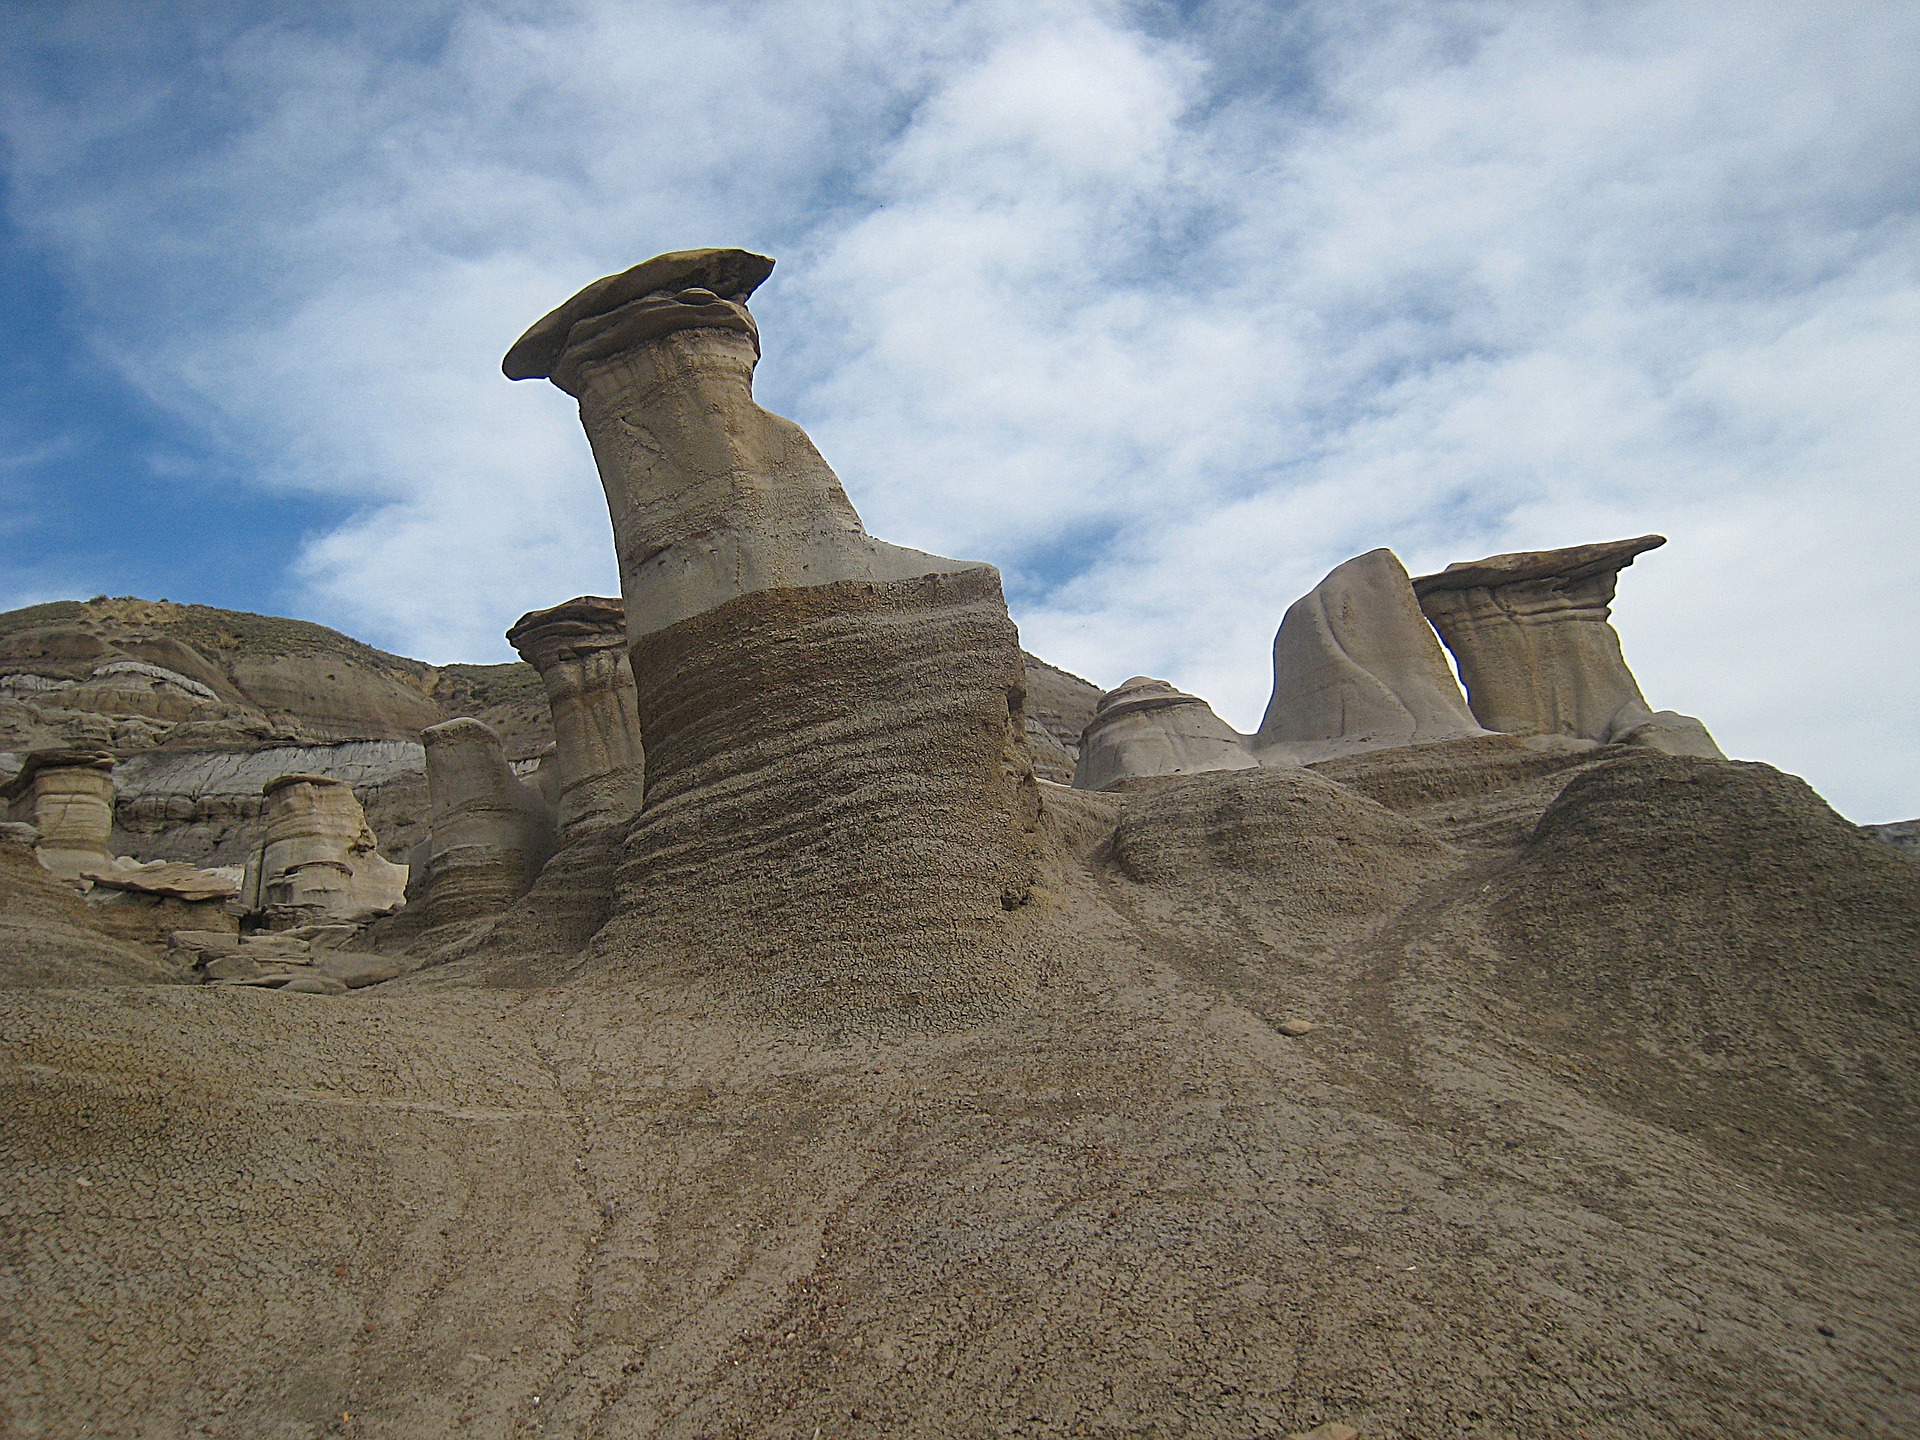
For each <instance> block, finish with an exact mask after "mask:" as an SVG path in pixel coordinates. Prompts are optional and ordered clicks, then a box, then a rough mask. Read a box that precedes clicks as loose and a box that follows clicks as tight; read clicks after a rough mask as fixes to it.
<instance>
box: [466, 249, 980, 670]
mask: <svg viewBox="0 0 1920 1440" xmlns="http://www.w3.org/2000/svg"><path fill="white" fill-rule="evenodd" d="M772 270H773V261H771V260H769V259H767V258H766V257H765V256H763V255H753V254H749V253H748V252H747V251H744V250H682V251H678V252H676V253H674V254H670V255H660V256H657V257H655V258H654V259H652V260H648V261H646V262H645V263H644V264H640V265H636V266H634V267H633V268H632V269H631V270H627V271H623V272H622V273H621V274H619V275H611V276H608V277H607V278H606V279H604V280H598V281H595V282H594V283H593V284H592V285H589V286H588V287H587V288H586V289H584V290H582V291H581V292H580V293H579V294H578V295H576V296H574V297H573V298H572V299H571V300H569V301H567V303H566V304H564V305H562V306H561V307H560V308H559V309H558V310H555V311H554V312H553V313H552V314H550V315H548V316H546V317H545V318H544V319H543V320H541V321H540V322H539V323H538V324H537V325H535V326H534V327H533V328H532V329H531V330H529V331H527V333H526V334H525V335H523V336H522V337H521V338H520V340H519V342H518V343H517V344H515V346H514V347H513V349H512V350H510V351H509V352H508V353H507V358H506V360H505V361H504V362H503V363H502V366H501V368H502V369H503V370H504V371H505V372H506V374H507V376H508V378H510V379H514V380H524V379H534V378H539V377H545V378H547V379H550V380H552V381H553V383H554V384H555V385H558V386H559V387H560V388H561V389H562V390H564V391H566V392H567V393H568V394H569V395H571V396H573V397H574V398H575V399H576V400H578V401H579V402H580V423H581V424H582V425H583V426H584V427H585V428H586V432H587V439H588V441H589V442H590V443H591V444H592V446H593V458H594V462H595V464H596V465H597V466H598V467H599V470H600V483H601V485H602V487H603V488H604V489H605V490H606V495H607V509H608V511H609V512H610V513H611V515H612V518H613V533H614V544H615V546H616V548H617V551H618V555H619V560H620V588H621V593H622V595H623V597H624V599H625V602H626V610H627V635H628V638H629V639H630V640H631V641H633V642H635V643H637V642H638V641H639V640H641V639H642V637H644V636H646V635H650V634H652V633H653V632H654V631H656V630H663V629H665V628H666V627H668V626H670V625H674V624H677V623H678V622H680V621H682V620H687V619H691V618H692V617H693V616H696V615H703V614H705V613H706V612H708V611H710V610H712V609H714V608H715V607H716V606H719V605H723V604H725V603H726V602H727V601H729V600H732V599H736V598H737V597H739V596H741V595H748V594H753V593H755V592H758V591H763V590H781V589H789V588H793V587H798V586H806V585H830V584H833V583H835V582H838V581H845V580H869V581H891V580H909V579H913V578H916V577H918V576H922V575H929V574H936V573H951V572H955V571H960V570H967V569H972V568H974V567H973V566H970V565H968V564H966V563H964V562H962V561H956V560H947V559H943V558H941V557H940V556H937V555H927V554H924V553H922V552H921V551H918V550H909V549H906V548H905V547H903V546H899V545H889V544H887V543H886V542H885V541H882V540H876V539H874V538H873V537H872V536H870V535H868V534H867V532H866V530H865V528H864V527H863V526H862V525H861V524H860V517H859V515H857V514H856V513H855V512H854V508H853V504H852V502H851V501H849V500H848V499H847V494H846V491H845V490H844V489H842V488H841V485H840V480H839V477H838V476H836V475H835V474H834V473H833V471H832V470H831V469H830V468H829V467H828V465H827V462H826V461H825V460H823V459H822V458H821V456H820V452H819V451H818V450H816V449H815V448H814V445H813V441H812V440H810V439H808V438H807V433H806V431H804V430H802V429H801V428H800V427H799V426H798V425H796V424H794V423H793V422H792V421H791V420H785V419H782V418H781V417H780V416H778V415H774V414H770V413H769V412H767V411H765V410H762V409H761V408H760V407H759V405H757V404H755V403H754V399H753V370H754V366H755V365H756V364H758V363H759V360H760V332H759V329H758V327H757V326H756V325H755V324H754V322H753V316H752V315H751V314H750V313H748V310H747V297H748V296H749V295H751V294H752V293H753V292H754V290H756V289H757V288H758V287H759V285H760V282H761V281H763V280H765V279H766V278H767V276H768V275H769V274H770V273H771V272H772Z"/></svg>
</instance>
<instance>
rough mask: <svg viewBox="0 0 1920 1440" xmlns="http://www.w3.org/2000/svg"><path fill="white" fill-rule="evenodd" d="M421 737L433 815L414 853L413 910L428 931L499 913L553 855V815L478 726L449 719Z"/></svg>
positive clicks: (529, 884) (495, 740)
mask: <svg viewBox="0 0 1920 1440" xmlns="http://www.w3.org/2000/svg"><path fill="white" fill-rule="evenodd" d="M420 738H421V739H422V740H423V741H424V742H425V744H426V751H427V789H428V791H429V792H430V794H431V796H432V800H433V813H432V817H431V819H430V821H429V828H428V835H427V838H426V839H425V840H424V841H422V842H421V843H420V844H419V845H418V846H416V847H415V849H414V851H413V854H414V857H415V858H414V865H413V874H412V877H411V878H412V884H411V885H410V886H409V888H408V892H407V903H408V906H409V908H414V907H418V909H419V911H420V912H421V913H420V917H419V918H420V920H421V921H422V923H425V924H427V925H444V924H447V923H449V922H452V921H456V920H472V919H478V918H481V917H484V916H487V915H493V914H498V913H499V912H500V911H502V910H505V909H506V908H507V907H508V906H509V905H511V904H512V903H513V902H514V901H516V900H518V899H519V898H520V897H521V896H522V895H524V894H526V893H527V891H528V890H529V889H531V888H532V886H533V882H534V880H535V878H536V877H537V876H538V875H539V874H540V867H541V866H543V865H545V864H546V863H547V861H548V860H549V859H550V858H551V857H552V855H553V851H554V839H553V812H552V810H551V809H550V808H549V807H548V806H547V804H546V801H545V800H544V799H543V798H542V797H541V795H540V794H539V792H538V791H536V790H534V789H533V788H532V787H531V786H529V785H527V784H526V783H525V782H524V781H522V780H521V779H520V777H519V776H517V775H515V774H514V773H513V769H512V767H511V766H509V765H508V764H507V759H506V756H505V754H504V753H503V752H502V750H501V747H500V737H499V736H498V735H496V734H495V733H494V732H493V731H492V730H491V729H490V728H489V727H488V726H486V725H485V724H483V723H482V722H481V721H478V720H473V719H460V720H448V721H445V722H444V723H442V724H439V725H433V726H429V727H428V728H427V729H426V730H425V731H423V732H421V737H420Z"/></svg>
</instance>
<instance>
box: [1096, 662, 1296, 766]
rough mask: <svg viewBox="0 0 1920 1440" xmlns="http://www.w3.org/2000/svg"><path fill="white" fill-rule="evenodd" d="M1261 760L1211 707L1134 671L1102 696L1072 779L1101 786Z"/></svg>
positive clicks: (1253, 764) (1241, 764) (1161, 681)
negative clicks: (1256, 758)
mask: <svg viewBox="0 0 1920 1440" xmlns="http://www.w3.org/2000/svg"><path fill="white" fill-rule="evenodd" d="M1259 763H1260V762H1259V761H1258V760H1255V759H1254V758H1253V756H1252V755H1251V754H1250V753H1249V752H1248V750H1247V747H1246V741H1245V739H1244V737H1242V736H1241V735H1240V734H1239V733H1238V732H1236V731H1235V730H1234V729H1233V728H1232V727H1231V726H1229V725H1228V724H1227V722H1226V721H1224V720H1222V719H1221V718H1220V717H1219V716H1218V715H1216V714H1214V713H1213V707H1212V706H1210V705H1209V704H1207V702H1206V701H1204V700H1202V699H1199V698H1198V697H1197V696H1193V695H1188V694H1185V693H1184V692H1182V691H1180V690H1176V689H1175V688H1174V687H1173V686H1171V685H1169V684H1168V683H1167V682H1166V681H1164V680H1154V679H1151V678H1149V677H1147V676H1145V675H1136V676H1134V677H1133V678H1132V679H1131V680H1128V681H1127V682H1126V683H1124V684H1122V685H1120V686H1118V687H1117V688H1115V689H1113V690H1109V691H1108V692H1107V693H1106V694H1105V695H1103V696H1101V697H1100V703H1099V705H1098V706H1097V707H1096V709H1095V711H1094V715H1093V718H1092V720H1090V721H1089V722H1088V723H1087V728H1086V730H1085V731H1084V732H1083V733H1082V735H1081V737H1080V762H1079V764H1078V765H1077V766H1076V767H1075V769H1074V774H1073V783H1074V787H1075V788H1076V789H1080V790H1104V789H1106V788H1108V787H1109V786H1112V785H1117V784H1119V783H1120V782H1121V781H1123V780H1133V779H1144V778H1146V777H1148V776H1154V775H1198V774H1200V773H1201V772H1203V771H1208V770H1248V769H1252V768H1254V767H1255V766H1257V765H1258V764H1259Z"/></svg>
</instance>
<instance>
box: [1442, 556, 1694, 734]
mask: <svg viewBox="0 0 1920 1440" xmlns="http://www.w3.org/2000/svg"><path fill="white" fill-rule="evenodd" d="M1666 543H1667V541H1666V537H1665V536H1664V535H1642V536H1640V537H1638V538H1637V539H1633V540H1609V541H1603V542H1601V543H1598V544H1593V545H1575V546H1572V547H1570V548H1568V549H1564V550H1533V551H1521V552H1516V553H1514V554H1509V555H1492V556H1489V557H1488V558H1486V559H1485V560H1470V561H1461V562H1458V563H1455V564H1452V565H1449V566H1448V567H1447V568H1446V569H1445V570H1442V571H1441V572H1440V573H1439V574H1437V575H1423V576H1421V577H1420V578H1419V579H1418V580H1415V581H1414V582H1413V589H1414V593H1415V594H1416V595H1418V596H1419V598H1420V608H1421V609H1422V610H1423V611H1425V613H1426V616H1427V618H1428V619H1429V620H1431V621H1432V622H1433V626H1434V628H1435V629H1436V630H1438V631H1439V632H1440V635H1441V638H1442V639H1444V640H1445V641H1446V642H1447V648H1448V649H1449V650H1451V651H1452V652H1453V655H1454V659H1455V660H1456V661H1458V662H1459V666H1460V678H1461V680H1462V681H1463V682H1465V684H1466V687H1467V702H1468V704H1469V705H1471V706H1472V708H1473V713H1474V716H1475V718H1476V719H1478V720H1479V721H1480V723H1481V724H1482V725H1485V726H1486V727H1487V728H1488V729H1489V730H1498V731H1500V732H1502V733H1503V734H1507V735H1522V736H1526V735H1550V736H1552V735H1557V736H1565V737H1569V738H1572V739H1576V740H1590V741H1593V742H1595V743H1596V744H1605V743H1607V742H1610V741H1614V742H1624V743H1628V744H1637V745H1645V746H1647V747H1649V748H1651V749H1654V750H1662V751H1665V752H1666V753H1668V754H1672V755H1698V756H1705V757H1708V758H1714V757H1718V756H1719V754H1720V747H1719V746H1718V745H1716V744H1714V742H1713V739H1712V737H1711V736H1709V735H1708V734H1707V731H1706V727H1705V726H1704V725H1702V724H1701V723H1700V722H1699V721H1698V720H1695V719H1693V718H1691V717H1690V716H1686V715H1680V714H1677V713H1676V712H1674V711H1671V710H1663V711H1659V712H1657V713H1656V712H1655V711H1654V710H1653V709H1652V708H1651V707H1650V706H1648V704H1647V701H1646V697H1645V696H1643V695H1642V694H1641V693H1640V686H1639V683H1638V682H1637V681H1635V679H1634V678H1633V672H1632V671H1631V670H1629V669H1628V668H1627V662H1626V659H1625V658H1624V657H1623V656H1622V654H1621V653H1620V636H1619V634H1618V633H1617V632H1616V631H1615V630H1614V628H1613V626H1612V624H1611V623H1610V621H1609V617H1610V615H1611V613H1612V611H1611V609H1610V607H1611V605H1612V603H1613V596H1614V592H1615V590H1616V588H1617V587H1618V585H1619V580H1620V572H1621V570H1623V569H1624V568H1626V567H1627V566H1628V565H1631V564H1632V563H1633V562H1634V558H1635V557H1636V556H1638V555H1642V554H1645V553H1646V552H1647V551H1649V550H1652V549H1655V548H1657V547H1658V546H1661V545H1664V544H1666Z"/></svg>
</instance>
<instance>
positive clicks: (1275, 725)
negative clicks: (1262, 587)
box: [1253, 549, 1483, 764]
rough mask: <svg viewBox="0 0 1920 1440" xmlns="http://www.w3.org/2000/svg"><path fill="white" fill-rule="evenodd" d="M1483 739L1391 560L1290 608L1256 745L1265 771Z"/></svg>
mask: <svg viewBox="0 0 1920 1440" xmlns="http://www.w3.org/2000/svg"><path fill="white" fill-rule="evenodd" d="M1481 733H1483V730H1482V727H1481V726H1480V725H1479V724H1476V723H1475V721H1474V717H1473V713H1472V711H1470V710H1469V709H1468V708H1467V705H1466V701H1465V700H1464V699H1463V698H1462V697H1461V694H1460V686H1459V685H1458V683H1457V682H1455V680H1454V678H1453V673H1452V672H1451V671H1450V670H1449V669H1448V668H1447V661H1446V656H1445V655H1443V654H1442V653H1441V650H1440V643H1439V641H1438V640H1436V639H1435V638H1434V633H1433V628H1432V627H1431V626H1430V625H1428V624H1427V622H1426V619H1425V617H1423V616H1422V615H1421V613H1420V603H1419V601H1418V600H1416V599H1415V598H1414V592H1413V587H1412V585H1411V584H1410V583H1409V582H1408V579H1407V572H1406V570H1405V568H1404V567H1403V566H1402V565H1401V564H1400V561H1399V558H1398V557H1397V556H1395V555H1394V553H1393V552H1392V551H1391V550H1386V549H1381V550H1370V551H1368V552H1367V553H1366V554H1365V555H1361V556H1358V557H1356V558H1355V559H1352V560H1349V561H1347V562H1346V563H1345V564H1344V565H1339V566H1336V567H1335V568H1334V570H1333V571H1332V573H1331V574H1329V575H1328V576H1327V578H1326V579H1324V580H1322V581H1321V582H1320V583H1319V585H1317V586H1315V587H1314V589H1313V590H1312V591H1311V592H1310V593H1309V594H1307V595H1306V596H1304V597H1303V598H1301V599H1299V600H1296V601H1295V602H1294V603H1293V604H1292V605H1291V606H1290V607H1289V608H1288V610H1287V613H1286V617H1285V618H1284V619H1283V620H1282V621H1281V622H1280V632H1279V634H1277V635H1275V636H1274V640H1273V698H1272V700H1271V701H1270V702H1269V703H1268V705H1267V713H1266V715H1265V717H1264V718H1263V719H1262V720H1261V721H1260V729H1259V731H1258V732H1257V733H1256V734H1255V736H1254V738H1253V744H1254V747H1255V750H1256V753H1258V754H1259V755H1260V758H1261V760H1262V762H1263V763H1269V764H1271V763H1275V762H1279V763H1287V762H1290V761H1300V762H1308V763H1310V762H1312V761H1315V760H1323V759H1329V758H1331V757H1333V756H1336V755H1346V754H1352V753H1354V752H1356V751H1360V750H1376V749H1383V748H1388V747H1393V746H1399V745H1423V744H1427V743H1429V742H1431V741H1436V740H1451V739H1457V738H1459V737H1460V736H1463V735H1478V734H1481Z"/></svg>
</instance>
